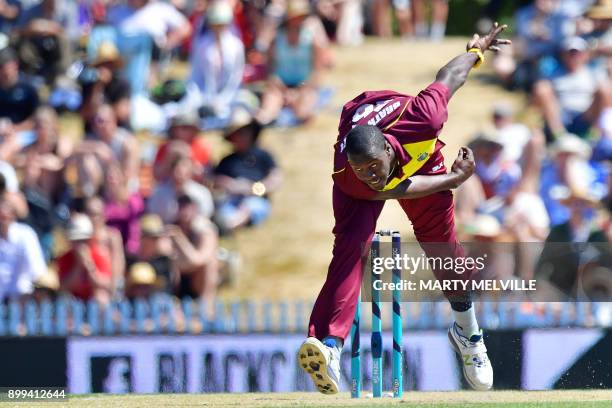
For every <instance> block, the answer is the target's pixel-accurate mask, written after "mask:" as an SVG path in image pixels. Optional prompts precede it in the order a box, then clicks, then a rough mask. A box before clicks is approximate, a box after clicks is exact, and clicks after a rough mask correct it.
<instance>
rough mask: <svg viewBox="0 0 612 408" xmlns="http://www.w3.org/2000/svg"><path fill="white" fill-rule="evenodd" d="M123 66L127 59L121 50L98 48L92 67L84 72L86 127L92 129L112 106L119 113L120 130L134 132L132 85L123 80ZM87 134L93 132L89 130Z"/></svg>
mask: <svg viewBox="0 0 612 408" xmlns="http://www.w3.org/2000/svg"><path fill="white" fill-rule="evenodd" d="M122 66H123V59H122V58H121V55H120V54H119V50H118V49H117V46H116V45H115V44H114V43H112V42H110V41H105V42H103V43H101V44H100V46H99V47H98V50H97V54H96V56H95V58H94V59H93V60H92V61H91V67H90V68H85V69H84V70H83V72H81V74H80V76H79V81H80V83H81V89H82V99H83V103H82V105H81V115H82V116H83V119H84V121H85V124H86V126H89V125H90V123H91V122H92V118H93V117H94V116H95V114H96V112H97V111H98V109H99V108H100V106H102V105H104V104H109V105H111V106H112V108H113V110H114V112H115V116H116V117H117V123H118V124H119V126H121V127H123V128H125V129H129V128H130V101H131V99H130V97H131V94H130V84H129V83H128V82H127V81H126V80H125V79H123V78H122V76H121V72H120V69H121V67H122ZM86 131H87V132H89V131H91V129H89V128H86Z"/></svg>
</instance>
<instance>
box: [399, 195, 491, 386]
mask: <svg viewBox="0 0 612 408" xmlns="http://www.w3.org/2000/svg"><path fill="white" fill-rule="evenodd" d="M400 205H401V206H402V209H403V210H404V212H405V213H406V214H407V215H408V217H409V218H410V221H411V222H412V225H413V228H414V232H415V235H416V238H417V240H418V241H419V244H420V245H421V247H422V248H423V250H424V251H425V253H426V255H427V257H429V258H438V257H440V258H443V259H444V258H447V257H452V258H461V257H464V256H465V253H464V250H463V247H462V246H461V244H460V243H459V241H458V240H457V237H456V234H455V220H454V214H453V212H454V205H453V195H452V193H451V192H450V191H443V192H440V193H436V194H432V195H430V196H427V197H422V198H418V199H413V200H400ZM434 274H435V276H436V279H438V280H445V279H461V280H468V279H470V272H465V273H463V274H457V273H455V272H454V271H448V270H436V269H435V268H434ZM444 295H445V296H446V297H447V299H448V300H449V302H450V304H451V308H452V310H453V316H454V318H455V323H453V326H452V327H451V328H449V330H448V337H449V340H450V342H451V345H452V347H453V348H454V349H455V351H456V352H457V353H458V354H459V355H460V356H461V360H462V362H463V373H464V376H465V378H466V380H467V381H468V383H469V384H470V386H471V387H472V388H474V389H477V390H487V389H489V388H491V387H492V385H493V369H492V367H491V363H490V361H489V358H488V356H487V349H486V347H485V344H484V341H483V337H482V330H480V328H479V327H478V322H477V321H476V315H475V313H474V306H473V304H472V301H471V299H470V294H469V293H468V292H445V293H444Z"/></svg>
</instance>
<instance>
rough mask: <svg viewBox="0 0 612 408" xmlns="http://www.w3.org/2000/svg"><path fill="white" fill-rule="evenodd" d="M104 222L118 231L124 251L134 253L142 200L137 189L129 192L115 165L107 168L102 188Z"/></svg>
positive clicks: (138, 236)
mask: <svg viewBox="0 0 612 408" xmlns="http://www.w3.org/2000/svg"><path fill="white" fill-rule="evenodd" d="M102 195H103V198H104V216H105V218H106V224H107V225H108V226H110V227H113V228H115V229H117V231H119V233H120V234H121V238H122V242H123V246H124V247H125V252H126V253H128V254H135V253H136V252H137V251H138V248H139V246H140V224H139V218H140V216H141V215H142V214H143V212H144V200H143V198H142V196H141V195H140V193H138V192H137V191H134V192H130V191H129V189H128V187H127V182H126V179H125V176H124V175H123V173H122V172H121V169H119V167H117V166H111V167H109V168H108V169H107V171H106V175H105V183H104V187H103V189H102Z"/></svg>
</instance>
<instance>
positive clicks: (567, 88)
mask: <svg viewBox="0 0 612 408" xmlns="http://www.w3.org/2000/svg"><path fill="white" fill-rule="evenodd" d="M550 80H551V82H552V86H553V88H554V90H555V93H556V94H557V98H558V99H559V105H560V106H561V108H562V109H564V110H566V111H571V112H579V113H582V112H586V111H587V109H589V106H591V104H592V103H593V99H594V97H595V91H597V88H599V86H600V85H601V83H602V82H603V81H604V80H605V73H604V72H602V71H601V70H597V69H592V68H590V67H588V66H586V65H585V66H583V67H582V68H580V69H579V70H577V71H576V72H572V73H570V72H563V73H560V74H557V75H554V76H553V77H552V78H550Z"/></svg>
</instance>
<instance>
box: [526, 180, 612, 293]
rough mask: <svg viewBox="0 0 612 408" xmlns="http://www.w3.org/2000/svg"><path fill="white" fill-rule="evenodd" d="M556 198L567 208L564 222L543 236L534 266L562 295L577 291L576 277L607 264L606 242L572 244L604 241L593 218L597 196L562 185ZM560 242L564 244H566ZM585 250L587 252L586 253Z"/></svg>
mask: <svg viewBox="0 0 612 408" xmlns="http://www.w3.org/2000/svg"><path fill="white" fill-rule="evenodd" d="M559 201H560V202H561V203H562V205H564V206H566V207H567V210H568V212H569V216H568V218H567V220H566V221H564V222H563V223H561V224H558V225H556V226H554V227H553V228H552V229H551V230H550V234H549V235H548V237H547V238H546V245H545V246H544V249H543V251H542V254H541V256H540V259H539V260H538V265H537V268H536V278H538V280H541V281H544V280H546V281H548V282H549V283H551V284H552V285H553V286H554V287H555V289H556V290H558V291H560V292H561V294H562V295H564V296H570V297H576V295H577V294H579V291H578V289H580V288H579V286H580V285H579V284H578V279H579V277H580V276H583V275H584V274H585V273H587V272H588V270H589V269H593V267H594V266H597V265H602V264H603V265H610V262H611V261H612V253H611V252H610V250H609V245H607V244H606V245H592V246H591V247H589V248H588V249H587V248H586V247H585V246H577V245H574V244H575V243H607V242H608V239H607V237H606V234H605V232H604V231H603V230H602V229H601V228H600V227H599V225H597V223H596V222H595V220H594V219H593V217H592V212H593V209H594V208H596V207H597V206H598V201H599V199H598V198H597V197H595V196H593V195H591V194H590V193H589V192H588V191H582V192H580V191H571V190H570V189H569V188H563V189H562V192H561V191H560V192H559ZM563 243H566V244H565V245H564V244H563ZM570 243H571V244H570ZM586 251H589V254H588V256H585V255H586Z"/></svg>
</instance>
